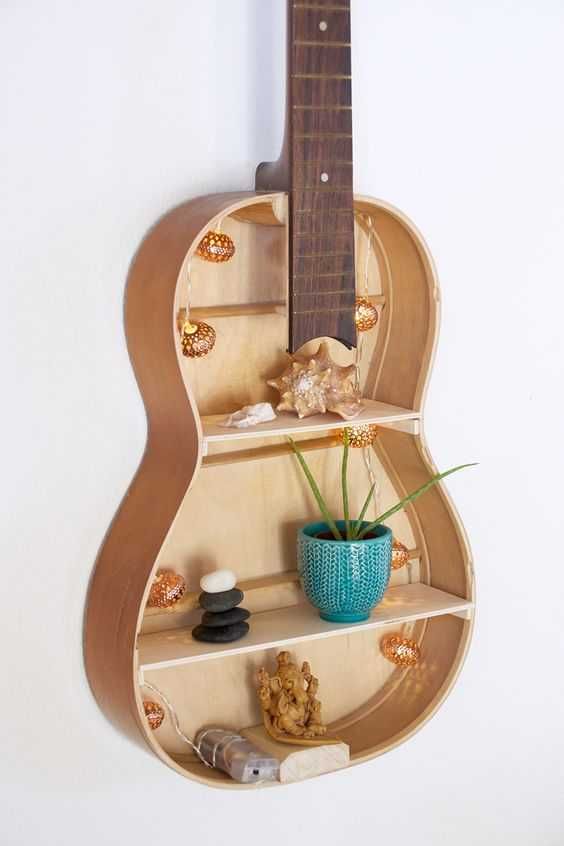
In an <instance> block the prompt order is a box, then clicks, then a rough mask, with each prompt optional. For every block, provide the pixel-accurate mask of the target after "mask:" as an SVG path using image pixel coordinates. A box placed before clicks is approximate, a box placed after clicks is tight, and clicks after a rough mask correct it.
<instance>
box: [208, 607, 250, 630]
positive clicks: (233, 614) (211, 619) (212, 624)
mask: <svg viewBox="0 0 564 846" xmlns="http://www.w3.org/2000/svg"><path fill="white" fill-rule="evenodd" d="M250 616H251V612H250V611H247V609H246V608H231V609H230V610H229V611H223V613H221V614H214V613H213V611H206V612H205V614H203V616H202V626H207V627H208V628H212V629H215V628H217V626H231V625H232V624H233V623H242V622H243V620H248V619H249V617H250Z"/></svg>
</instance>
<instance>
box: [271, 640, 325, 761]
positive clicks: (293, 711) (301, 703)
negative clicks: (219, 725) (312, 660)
mask: <svg viewBox="0 0 564 846" xmlns="http://www.w3.org/2000/svg"><path fill="white" fill-rule="evenodd" d="M276 660H277V663H278V668H277V671H276V674H275V675H274V676H270V675H269V674H268V673H267V671H266V670H265V669H264V668H263V669H261V670H260V672H259V674H258V681H259V687H258V698H259V702H260V705H261V708H262V714H263V720H264V726H265V728H266V730H267V732H268V734H269V735H270V736H271V737H273V738H274V739H275V740H278V741H281V742H282V743H296V744H298V745H300V746H319V745H325V744H327V743H339V742H340V741H339V740H336V739H330V738H327V736H326V735H327V728H326V727H325V726H324V725H323V722H322V718H321V702H320V701H319V700H318V699H317V691H318V688H319V681H318V680H317V679H316V678H315V677H314V676H313V675H312V672H311V668H310V666H309V664H308V662H307V661H304V663H303V664H302V668H301V670H300V669H299V668H298V666H297V665H296V664H294V663H292V661H291V660H290V653H289V652H279V653H278V656H277V658H276Z"/></svg>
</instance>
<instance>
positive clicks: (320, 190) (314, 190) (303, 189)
mask: <svg viewBox="0 0 564 846" xmlns="http://www.w3.org/2000/svg"><path fill="white" fill-rule="evenodd" d="M292 191H293V193H294V194H295V193H296V192H297V191H301V192H302V193H305V192H306V191H308V192H309V193H310V194H347V193H348V194H352V189H351V188H350V187H349V186H347V185H341V186H337V187H336V188H320V187H319V186H317V185H316V186H315V188H306V187H305V185H297V186H296V185H294V187H293V188H292ZM335 211H338V209H335ZM351 211H352V209H351Z"/></svg>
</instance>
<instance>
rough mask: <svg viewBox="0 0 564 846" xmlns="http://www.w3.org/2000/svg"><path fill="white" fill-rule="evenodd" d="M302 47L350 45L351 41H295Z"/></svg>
mask: <svg viewBox="0 0 564 846" xmlns="http://www.w3.org/2000/svg"><path fill="white" fill-rule="evenodd" d="M293 43H294V44H297V45H299V46H300V47H350V46H351V42H350V41H294V42H293Z"/></svg>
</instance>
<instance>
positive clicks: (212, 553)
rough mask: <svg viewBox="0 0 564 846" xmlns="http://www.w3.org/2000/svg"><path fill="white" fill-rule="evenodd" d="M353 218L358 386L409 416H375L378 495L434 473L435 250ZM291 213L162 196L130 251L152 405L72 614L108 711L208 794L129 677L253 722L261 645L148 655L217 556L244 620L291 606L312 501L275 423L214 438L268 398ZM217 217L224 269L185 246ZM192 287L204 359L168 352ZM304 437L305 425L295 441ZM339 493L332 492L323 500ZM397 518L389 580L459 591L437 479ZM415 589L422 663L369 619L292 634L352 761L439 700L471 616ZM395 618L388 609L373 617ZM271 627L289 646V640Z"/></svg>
mask: <svg viewBox="0 0 564 846" xmlns="http://www.w3.org/2000/svg"><path fill="white" fill-rule="evenodd" d="M354 215H355V218H354V219H355V222H354V230H355V232H354V237H355V262H356V276H357V279H359V280H362V279H364V278H366V280H367V284H368V286H369V289H370V290H369V293H370V295H371V296H372V297H373V298H374V300H375V301H378V302H379V304H380V305H381V309H380V319H379V323H378V326H377V328H376V329H375V330H373V331H372V332H370V333H366V339H364V338H363V342H362V350H361V355H360V363H359V367H360V376H361V385H362V389H363V391H362V392H363V396H364V397H365V398H367V399H369V400H376V401H378V402H379V403H383V404H386V406H389V407H392V408H399V409H400V410H401V409H408V410H411V412H413V415H412V417H411V418H410V419H407V420H405V421H402V420H396V421H392V423H387V422H384V423H383V425H382V426H381V427H380V429H379V435H378V437H377V439H376V441H375V443H374V447H373V456H372V460H373V463H374V468H375V472H376V475H377V478H378V480H379V487H380V496H381V502H382V504H383V505H384V506H387V505H389V504H391V503H392V502H393V501H395V499H396V498H397V497H398V495H403V494H404V493H405V492H407V491H409V490H412V489H414V488H416V487H417V486H418V485H420V484H422V483H423V482H425V481H426V480H427V479H428V477H429V475H430V474H432V473H434V472H436V470H435V467H434V464H433V462H432V459H431V457H430V455H429V452H428V449H427V446H426V443H425V439H424V435H423V432H422V423H421V418H420V415H421V410H422V406H423V402H424V396H425V389H426V384H427V380H428V377H429V372H430V368H431V365H432V360H433V355H434V349H435V344H436V338H437V332H438V320H439V296H438V287H437V280H436V274H435V271H434V267H433V263H432V259H431V257H430V255H429V252H428V250H427V248H426V246H425V244H424V242H423V239H422V238H421V236H420V235H419V233H418V232H417V230H416V229H415V227H414V226H413V225H412V224H411V223H410V222H409V221H408V220H407V218H405V217H404V216H403V215H402V214H401V213H399V212H398V211H397V210H395V209H393V208H392V207H391V206H388V205H387V204H385V203H383V202H380V201H377V200H374V199H371V198H368V197H355V200H354ZM288 217H289V215H288V208H287V195H286V194H285V193H281V192H276V193H262V192H241V193H234V194H218V195H210V196H207V197H203V198H200V199H197V200H192V201H190V202H187V203H185V204H183V205H181V206H179V207H178V208H176V209H173V210H172V211H171V212H169V213H168V214H167V215H166V216H165V217H163V218H162V219H161V220H160V221H159V222H158V223H157V224H156V225H155V227H154V228H153V229H152V230H151V231H150V232H149V234H148V235H147V237H146V238H145V240H144V241H143V243H142V245H141V247H140V248H139V251H138V253H137V255H136V257H135V259H134V261H133V264H132V267H131V272H130V274H129V278H128V283H127V294H126V305H125V326H126V334H127V342H128V348H129V352H130V356H131V361H132V364H133V367H134V370H135V374H136V378H137V381H138V384H139V388H140V391H141V394H142V397H143V401H144V403H145V408H146V412H147V421H148V436H147V446H146V450H145V453H144V455H143V459H142V462H141V465H140V467H139V470H138V472H137V474H136V476H135V478H134V479H133V481H132V483H131V485H130V488H129V490H128V492H127V494H126V496H125V498H124V500H123V502H122V504H121V507H120V509H119V511H118V513H117V514H116V517H115V519H114V521H113V523H112V525H111V527H110V529H109V531H108V534H107V536H106V538H105V540H104V544H103V546H102V549H101V551H100V554H99V557H98V560H97V563H96V567H95V571H94V574H93V577H92V582H91V586H90V591H89V597H88V608H87V613H86V620H85V657H86V667H87V673H88V677H89V680H90V684H91V687H92V689H93V692H94V695H95V697H96V699H97V701H98V703H99V704H100V707H101V708H102V709H103V711H104V712H105V713H106V715H107V716H108V717H109V718H110V719H111V720H112V722H113V723H114V724H115V725H116V726H118V727H119V729H120V730H121V731H122V732H124V733H125V734H127V735H128V736H129V737H130V738H132V739H133V740H135V741H136V742H139V743H141V744H142V745H144V746H149V748H150V749H151V750H152V751H153V752H154V753H155V754H157V755H158V757H159V758H161V760H163V761H164V762H165V763H167V764H168V765H169V766H171V767H173V768H174V769H175V770H176V771H178V772H180V773H182V774H183V775H187V776H189V777H191V778H193V779H196V780H198V781H202V782H204V783H207V784H213V785H217V786H222V787H223V786H225V787H227V786H229V787H233V786H237V785H235V783H234V782H231V781H229V780H228V779H227V778H226V777H224V776H222V775H221V774H219V773H217V771H214V770H209V769H206V768H204V767H203V765H202V764H201V763H200V762H199V761H198V760H197V759H196V758H195V757H194V755H193V754H192V753H191V752H190V750H189V749H188V748H187V747H186V746H185V745H183V744H182V741H181V740H180V738H179V737H178V735H177V734H176V733H175V732H174V729H173V726H172V724H171V721H170V720H168V721H165V723H164V724H163V726H162V727H161V728H160V729H158V731H157V732H154V731H151V730H150V728H149V726H148V723H147V720H146V718H145V715H144V710H143V700H144V699H151V698H153V699H154V698H155V697H154V696H150V695H146V691H144V689H143V686H142V685H143V684H144V683H145V682H148V683H150V684H151V685H152V686H153V687H155V688H156V689H158V690H161V691H163V692H164V693H165V694H166V697H167V699H168V700H169V701H171V702H173V703H174V706H175V710H176V712H177V714H178V717H179V720H180V723H181V725H182V729H183V731H184V732H185V733H186V734H187V735H188V736H190V737H193V736H194V735H195V733H196V731H197V730H198V729H199V728H200V727H201V726H202V725H205V724H210V723H214V724H216V725H225V726H226V727H232V726H234V727H236V728H242V727H244V726H246V725H253V724H255V723H258V722H259V721H260V715H259V712H258V706H257V705H256V702H255V701H254V697H253V695H252V688H253V682H252V678H253V674H254V673H255V671H256V669H257V667H259V666H260V665H261V664H262V663H264V662H267V661H271V660H272V655H273V654H274V652H275V651H276V647H274V646H273V645H271V646H267V647H265V648H264V649H256V650H254V651H245V647H244V643H245V642H244V640H243V641H241V644H242V647H241V649H240V650H238V649H233V650H232V652H230V653H229V654H227V655H225V656H222V657H218V658H215V659H214V660H211V661H204V662H202V661H194V662H191V663H188V662H183V661H181V660H179V659H177V658H169V659H167V660H163V661H162V662H159V661H157V660H154V655H158V654H160V653H159V649H160V648H161V647H163V646H164V647H166V648H168V646H167V642H171V641H174V643H175V648H176V647H177V648H178V649H180V650H182V645H183V644H185V643H186V642H187V640H188V639H189V634H187V632H188V631H189V627H190V626H191V625H193V624H194V623H195V622H196V621H197V619H198V613H197V611H195V597H196V596H197V593H198V583H199V579H200V576H201V575H202V573H204V572H206V571H208V570H210V569H213V568H214V567H230V568H231V569H234V570H235V572H236V573H237V575H238V577H239V579H240V581H241V582H243V584H244V586H245V592H246V604H247V607H249V608H250V610H251V612H252V616H251V619H250V624H251V630H252V627H253V617H254V615H259V614H263V613H269V612H270V611H272V610H273V609H280V608H281V609H290V611H291V610H292V609H293V608H294V607H295V606H296V607H301V605H302V603H303V597H302V596H301V593H300V590H299V587H298V585H297V583H296V579H295V576H294V575H293V574H294V572H295V548H294V547H295V531H296V527H297V526H298V525H300V524H301V523H304V522H306V521H307V520H308V517H313V516H314V514H315V511H314V510H313V507H312V504H311V502H310V501H309V499H308V497H307V492H306V490H305V487H304V484H303V481H302V479H301V478H300V477H299V475H298V472H297V469H296V467H295V463H294V459H293V457H292V456H291V455H290V453H289V452H288V450H287V449H285V437H284V434H283V433H281V434H279V435H275V436H272V435H269V436H268V437H266V436H261V435H260V434H259V433H258V432H257V433H253V437H250V438H249V437H248V436H247V439H245V440H241V441H240V442H239V441H238V440H236V439H229V438H228V437H226V438H223V440H221V439H218V438H216V437H215V435H213V433H214V432H216V431H217V421H218V418H220V417H222V416H225V415H226V414H227V413H229V412H232V411H234V410H236V409H237V408H240V407H241V406H243V405H245V404H248V403H252V402H259V401H269V402H273V403H275V402H276V394H275V393H274V392H273V391H272V389H270V388H268V387H267V385H266V381H267V379H269V378H272V377H274V376H276V375H278V373H279V372H280V371H281V369H282V368H283V367H284V364H285V361H286V348H287V343H286V341H287V336H286V315H287V284H288V255H289V249H288V244H289V235H288ZM218 228H221V231H223V232H226V233H228V234H229V235H230V236H231V237H232V238H233V241H234V242H235V245H236V254H235V257H234V258H233V259H232V261H231V262H229V263H227V264H226V265H217V264H210V263H206V262H204V261H202V260H201V259H198V257H197V255H196V249H197V246H198V244H199V242H200V240H201V238H202V237H203V236H204V235H205V234H206V232H207V231H208V230H216V229H218ZM190 280H191V283H190ZM189 284H191V299H190V306H191V314H193V315H195V316H197V317H198V319H200V318H202V319H204V320H206V321H209V322H210V323H212V324H213V326H214V328H215V330H216V332H217V341H216V346H215V348H214V349H213V350H212V352H211V353H210V354H209V355H208V356H206V357H205V358H203V359H187V358H186V357H185V356H183V354H182V346H181V343H180V335H179V331H178V319H179V314H181V311H182V309H183V308H185V307H186V306H187V304H188V302H187V298H188V290H189ZM225 304H228V305H227V306H225ZM249 304H250V305H249ZM317 343H318V341H317ZM317 343H316V342H309V343H308V344H306V345H305V346H304V348H303V349H304V351H306V352H310V351H312V350H315V348H316V346H317ZM330 343H331V345H332V347H331V352H332V355H333V357H334V358H335V359H336V360H337V361H339V362H340V363H343V364H345V363H350V362H351V360H352V358H351V357H352V356H353V355H354V353H353V352H351V351H350V350H347V349H345V348H344V347H342V346H340V345H339V344H338V343H337V342H336V341H330ZM332 425H334V424H332ZM226 431H228V430H226ZM210 433H211V434H210ZM315 434H316V433H313V432H305V433H304V441H307V440H308V439H310V438H311V439H312V440H313V438H314V436H315ZM326 437H327V436H326ZM310 446H311V447H312V452H311V464H312V467H313V469H314V472H315V473H316V475H317V476H318V478H320V479H321V480H322V481H323V482H324V483H325V486H326V485H327V484H329V487H330V488H331V486H332V484H333V482H335V483H336V479H337V473H338V460H339V454H338V450H333V449H331V448H330V447H331V446H332V444H329V442H328V441H327V443H326V444H325V445H324V444H317V443H316V444H315V445H313V444H310ZM314 446H315V448H314ZM324 446H326V447H327V448H324ZM357 452H360V451H357ZM309 460H310V459H309V456H308V461H309ZM351 473H352V477H351V482H352V484H351V487H352V489H353V490H354V491H355V494H354V497H356V496H357V491H358V497H360V498H361V499H363V498H364V495H365V493H366V489H367V480H366V467H365V466H364V463H363V462H362V461H361V459H360V455H359V456H358V460H355V461H354V462H353V461H351ZM334 488H335V495H334V496H333V497H332V498H331V497H330V505H333V506H335V507H336V508H337V507H338V495H337V485H336V484H335V485H334ZM354 497H353V498H354ZM353 504H355V503H353ZM392 528H393V531H394V534H395V535H396V536H398V537H401V539H402V540H403V541H404V542H405V543H406V544H407V545H408V546H409V548H410V549H411V550H412V551H413V556H412V560H411V562H410V565H409V566H408V567H407V568H404V569H403V570H401V571H397V573H395V574H394V576H393V579H392V587H397V588H401V587H403V586H411V585H414V586H417V585H419V584H420V585H423V586H429V587H432V588H434V589H435V590H436V591H441V592H443V593H444V594H445V595H446V594H448V595H450V596H454V597H458V598H460V600H461V602H466V603H467V604H468V603H472V602H473V591H474V586H473V572H472V564H471V557H470V551H469V547H468V543H467V540H466V537H465V533H464V530H463V528H462V525H461V523H460V521H459V519H458V517H457V515H456V512H455V510H454V508H453V506H452V503H451V502H450V499H449V497H448V495H447V493H446V491H445V490H444V488H442V487H441V486H437V487H436V488H434V489H433V490H431V491H430V492H428V493H427V494H426V495H425V496H424V497H422V498H421V499H420V500H418V501H417V502H416V503H413V504H412V505H410V506H409V507H408V509H406V511H405V513H402V514H400V515H397V517H396V518H394V523H393V526H392ZM163 567H166V568H172V569H174V570H175V571H177V572H179V573H181V574H182V575H183V576H184V578H185V580H186V583H187V589H188V594H187V597H185V599H184V600H183V601H182V602H180V603H179V604H178V606H176V607H174V608H172V609H170V612H168V611H167V612H166V613H165V612H162V613H160V612H159V613H157V612H155V611H154V609H152V610H151V611H149V610H148V609H147V607H146V605H147V598H148V594H149V590H150V587H151V584H152V582H153V578H154V576H155V574H156V573H157V571H158V570H159V569H161V568H163ZM413 597H414V598H413V600H412V603H413V608H412V609H411V613H410V612H409V609H408V612H407V613H404V614H403V617H402V618H401V624H400V625H399V628H400V629H401V632H402V633H403V634H404V635H406V636H409V637H412V638H415V639H417V641H418V642H419V643H420V644H421V645H422V649H423V652H424V656H426V657H424V660H423V662H422V664H421V665H420V666H419V667H418V668H416V669H415V670H412V671H409V672H408V671H406V670H405V669H402V668H397V667H394V666H393V665H390V664H389V662H387V661H386V659H385V658H384V657H383V656H382V655H381V654H380V653H379V651H378V639H379V638H378V637H376V636H375V632H374V630H371V629H369V630H366V631H358V632H354V633H350V634H345V635H342V636H340V637H330V638H326V639H318V640H311V641H310V640H308V639H307V638H304V639H302V640H299V639H298V640H296V641H295V644H294V645H293V646H292V650H293V651H295V653H296V655H297V657H298V658H299V659H302V658H305V657H307V658H308V659H310V660H311V661H312V665H314V666H315V670H316V675H318V676H319V678H320V680H321V684H322V688H321V692H322V694H323V697H322V698H323V704H324V710H325V711H326V714H327V717H326V718H327V719H328V721H329V722H330V723H331V725H330V729H331V732H332V733H334V732H338V733H339V736H341V737H343V739H344V740H346V742H348V743H349V745H350V748H351V755H352V762H353V763H360V762H361V761H364V760H367V759H370V758H372V757H374V756H375V755H377V754H380V753H382V752H384V751H387V750H388V749H391V748H392V747H394V746H395V745H397V744H398V743H400V742H402V741H403V740H405V739H406V738H408V737H409V736H411V734H413V732H414V731H416V730H417V729H418V728H419V727H420V726H421V725H423V724H424V722H426V720H427V719H428V718H429V717H430V716H431V715H432V714H433V713H434V712H435V710H436V709H437V708H438V707H439V705H440V704H441V702H442V701H443V700H444V699H445V697H446V696H447V694H448V692H449V690H450V688H451V686H452V684H453V682H454V680H455V678H456V676H457V674H458V672H459V670H460V668H461V665H462V662H463V659H464V656H465V653H466V650H467V648H468V644H469V640H470V637H471V630H472V615H471V612H469V611H467V610H465V611H461V612H460V613H458V612H453V613H442V614H439V613H438V612H437V615H436V616H435V614H434V612H433V613H430V614H429V615H428V616H424V617H421V616H418V611H417V602H418V601H419V600H418V599H417V595H416V593H413ZM399 618H400V616H399V615H398V620H399ZM397 630H398V624H395V623H394V621H393V620H392V621H391V622H390V624H389V626H387V627H386V628H384V631H385V632H388V631H390V632H391V631H397ZM284 637H285V639H284ZM284 637H281V638H280V640H281V641H283V642H289V639H290V640H291V639H292V637H293V634H292V633H290V634H289V635H288V634H286V635H285V636H284ZM163 654H164V653H163ZM179 654H180V653H179ZM145 655H146V656H149V657H146V658H144V657H143V656H145ZM150 656H153V658H151V657H150ZM249 691H251V692H250V693H249Z"/></svg>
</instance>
